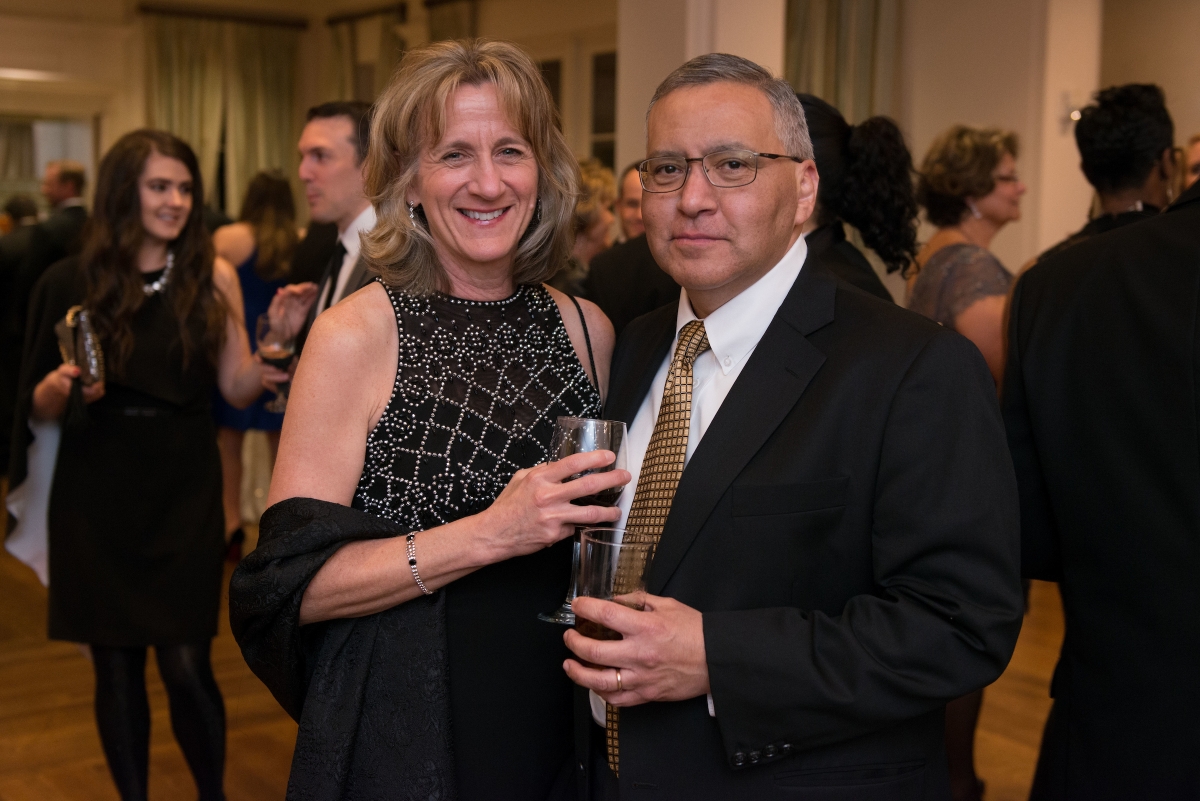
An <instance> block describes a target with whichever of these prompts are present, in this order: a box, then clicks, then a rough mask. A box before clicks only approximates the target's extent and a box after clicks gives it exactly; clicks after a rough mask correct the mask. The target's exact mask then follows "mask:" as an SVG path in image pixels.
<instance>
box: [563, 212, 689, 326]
mask: <svg viewBox="0 0 1200 801" xmlns="http://www.w3.org/2000/svg"><path fill="white" fill-rule="evenodd" d="M583 296H584V297H585V298H587V299H588V300H590V301H592V302H593V303H595V304H596V305H597V306H599V307H600V310H601V311H602V312H604V314H605V316H607V317H608V319H609V320H611V321H612V325H613V329H614V330H615V331H616V332H617V334H618V335H620V333H621V332H622V331H623V330H625V326H627V325H629V323H630V322H631V321H632V320H633V319H634V318H635V317H641V316H642V315H643V314H646V313H647V312H651V311H654V310H655V309H657V308H658V307H660V306H662V305H664V304H666V303H671V302H672V301H674V300H675V299H676V298H678V297H679V284H677V283H675V279H674V278H672V277H671V276H669V275H667V274H666V273H665V272H663V271H662V268H661V267H659V266H658V262H656V261H655V260H654V254H652V253H651V252H650V246H649V245H648V244H646V235H645V234H641V235H640V236H635V237H634V238H633V239H630V240H627V241H625V242H622V243H620V244H619V245H614V246H613V247H611V248H609V249H608V250H606V251H604V252H603V253H601V254H600V255H598V256H597V257H596V258H594V259H592V266H591V269H590V270H589V271H588V275H587V278H585V279H584V282H583Z"/></svg>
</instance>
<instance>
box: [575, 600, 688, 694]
mask: <svg viewBox="0 0 1200 801" xmlns="http://www.w3.org/2000/svg"><path fill="white" fill-rule="evenodd" d="M643 597H644V598H645V600H646V608H645V610H644V611H638V610H636V609H630V608H629V607H626V606H622V605H620V604H617V603H613V602H611V601H601V600H599V599H596V598H587V597H579V598H576V599H575V600H574V601H573V602H572V603H571V606H572V608H573V609H574V610H575V614H576V615H577V616H579V617H584V618H587V619H588V620H592V621H595V622H596V623H600V624H602V625H605V626H608V627H609V628H610V629H612V630H613V631H619V632H620V633H621V634H622V636H623V638H624V639H620V640H593V639H590V638H588V637H584V636H583V635H582V634H580V633H579V632H577V631H575V630H574V629H568V630H567V632H566V634H564V635H563V636H564V639H565V640H566V643H567V647H568V648H570V649H571V650H572V651H573V652H574V653H575V654H576V655H577V656H578V657H580V658H581V659H584V660H586V661H588V662H591V663H592V664H595V665H608V666H609V667H601V668H589V667H585V666H584V665H582V664H580V663H579V662H577V661H576V660H574V659H568V660H567V661H566V662H564V663H563V669H564V670H566V671H567V675H568V676H570V677H571V680H572V681H574V682H575V683H576V684H579V685H581V686H583V687H587V688H588V689H590V690H594V691H595V692H596V694H597V695H599V696H600V697H601V698H603V699H604V700H605V701H607V702H608V703H610V704H612V705H613V706H637V705H638V704H644V703H647V702H649V701H683V700H686V699H688V698H695V697H696V696H698V695H704V694H706V693H707V692H708V690H709V688H708V662H707V660H706V658H705V653H704V625H703V618H702V616H701V614H700V612H699V611H697V610H695V609H692V608H691V607H690V606H685V605H684V604H681V603H680V602H679V601H676V600H675V599H673V598H662V597H659V596H656V595H645V596H643ZM616 668H620V671H621V681H620V687H618V684H617V671H616Z"/></svg>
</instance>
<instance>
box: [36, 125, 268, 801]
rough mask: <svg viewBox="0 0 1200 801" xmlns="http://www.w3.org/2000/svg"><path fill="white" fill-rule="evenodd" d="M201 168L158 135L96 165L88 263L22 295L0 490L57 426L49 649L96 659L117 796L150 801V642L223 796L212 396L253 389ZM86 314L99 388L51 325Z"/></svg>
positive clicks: (80, 260) (238, 301)
mask: <svg viewBox="0 0 1200 801" xmlns="http://www.w3.org/2000/svg"><path fill="white" fill-rule="evenodd" d="M202 208H203V190H202V187H201V183H200V175H199V168H198V166H197V163H196V157H195V155H194V154H193V153H192V150H191V148H189V147H188V146H187V145H186V144H185V143H184V142H182V141H180V140H179V139H177V138H175V137H174V136H171V135H170V134H167V133H163V132H161V131H150V130H142V131H135V132H133V133H130V134H127V135H126V136H124V137H122V138H121V139H120V140H119V141H118V142H117V143H116V144H115V145H114V146H113V147H112V149H111V150H110V151H109V152H108V153H107V154H106V155H105V157H104V159H103V160H102V161H101V163H100V170H99V177H98V181H97V186H96V199H95V210H94V217H93V221H92V223H91V227H90V229H89V231H88V232H87V234H86V236H85V245H84V250H83V253H82V254H81V255H80V256H79V257H75V258H71V259H67V260H64V261H61V262H59V263H58V264H56V265H54V266H53V267H51V268H50V269H49V270H48V271H47V273H46V275H45V276H44V277H43V278H42V279H41V280H40V281H39V283H38V285H37V287H36V288H35V290H34V294H33V299H32V302H31V305H30V312H31V316H30V329H29V330H30V336H29V337H28V338H27V345H26V350H25V354H24V359H23V363H22V383H21V391H20V395H19V401H18V402H19V404H20V407H19V410H18V415H17V423H16V425H15V428H16V433H15V436H14V442H17V443H19V445H18V447H17V448H15V449H14V464H13V471H12V480H13V483H14V485H16V484H19V483H20V482H21V481H22V480H24V478H25V462H24V457H25V453H26V448H27V446H28V444H29V442H30V440H31V434H30V432H29V429H28V426H27V424H26V421H27V420H30V419H33V420H39V421H50V420H64V418H65V422H64V423H63V431H62V439H61V444H60V446H59V452H58V461H57V465H56V468H55V474H54V479H53V484H52V489H51V494H50V505H49V510H48V522H49V548H50V637H51V638H52V639H59V640H69V641H72V642H78V643H87V644H89V645H90V646H91V655H92V661H93V664H94V667H95V674H96V697H95V706H96V722H97V725H98V727H99V730H100V739H101V742H102V744H103V746H104V753H105V756H106V757H107V759H108V764H109V768H110V770H111V771H112V775H113V779H114V781H115V782H116V785H117V789H118V790H119V792H120V794H121V797H122V798H123V799H125V800H126V801H130V800H131V799H132V800H136V799H145V798H146V793H147V781H148V775H147V774H148V764H149V741H150V712H149V705H148V701H147V696H146V687H145V666H146V653H147V647H148V646H151V645H153V646H154V648H155V656H156V657H157V660H158V666H159V672H160V673H161V674H162V678H163V682H164V684H165V685H166V688H167V693H168V696H169V698H170V707H171V725H172V728H173V729H174V732H175V736H176V739H177V740H178V741H179V745H180V747H181V748H182V750H183V753H184V756H185V757H186V759H187V762H188V766H189V767H190V768H191V770H192V774H193V776H194V778H195V780H196V784H197V786H198V788H199V791H200V798H201V799H203V801H209V800H210V799H221V798H223V797H224V793H223V789H222V774H223V771H224V759H225V712H224V705H223V702H222V699H221V694H220V691H219V690H218V688H217V684H216V681H215V680H214V678H213V674H212V666H211V663H210V659H209V647H210V644H211V640H212V638H213V637H214V636H215V635H216V632H217V611H218V605H219V599H220V591H221V564H222V555H223V551H224V526H223V522H222V511H221V465H220V460H219V457H218V454H217V447H216V437H215V435H216V432H215V430H214V426H213V422H212V416H211V411H210V398H211V395H212V392H213V387H214V386H218V387H220V390H221V393H222V394H223V395H224V396H225V398H226V399H227V400H229V401H230V402H231V403H233V404H235V405H240V406H245V405H247V404H249V403H250V402H251V401H253V400H254V399H255V398H256V397H258V395H259V393H260V392H261V380H262V371H261V366H260V365H259V364H258V363H256V362H255V360H254V359H253V358H252V357H251V355H250V350H249V346H248V342H247V338H246V329H245V327H244V325H243V324H242V298H241V292H240V290H239V288H238V281H237V274H236V273H235V272H234V270H233V267H232V266H231V265H229V264H228V263H227V262H225V261H224V260H221V259H214V256H213V251H212V245H211V243H210V241H209V237H208V234H207V233H206V231H205V230H204V225H203V222H202V219H201V210H202ZM75 305H82V306H83V308H84V309H85V310H86V311H87V312H88V314H89V315H90V318H91V322H92V324H93V326H94V327H95V330H96V333H97V335H98V337H99V339H100V343H101V346H102V349H103V352H104V356H105V361H106V363H107V375H106V382H105V383H103V384H96V385H93V386H91V387H88V388H85V389H83V393H82V399H83V401H84V402H86V403H87V404H88V406H87V411H86V414H84V415H80V414H79V413H78V412H79V410H78V409H75V410H74V411H73V413H72V414H67V412H68V407H69V405H70V403H71V400H70V396H71V389H72V383H73V381H74V379H75V378H76V377H77V376H78V375H79V370H78V369H77V368H75V367H72V366H70V365H66V364H62V357H61V356H60V353H59V349H58V342H57V337H56V335H55V332H54V325H55V323H57V322H58V321H59V320H61V319H63V316H64V315H65V314H66V312H67V310H68V309H69V308H70V307H72V306H75Z"/></svg>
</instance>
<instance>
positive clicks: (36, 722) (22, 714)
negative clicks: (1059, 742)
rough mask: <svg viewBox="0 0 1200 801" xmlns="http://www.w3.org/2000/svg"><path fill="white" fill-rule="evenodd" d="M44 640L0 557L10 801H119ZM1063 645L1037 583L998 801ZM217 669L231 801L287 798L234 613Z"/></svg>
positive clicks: (993, 768) (988, 721)
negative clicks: (237, 641) (234, 626)
mask: <svg viewBox="0 0 1200 801" xmlns="http://www.w3.org/2000/svg"><path fill="white" fill-rule="evenodd" d="M45 632H46V593H45V590H43V589H42V586H41V584H39V583H38V581H37V579H36V577H34V575H33V573H32V571H30V570H29V569H27V568H26V567H25V566H24V565H22V564H20V563H19V562H17V561H16V560H14V559H13V558H12V557H11V556H9V555H8V553H7V552H5V551H3V550H0V801H93V800H95V801H117V794H116V791H115V790H114V789H113V786H112V782H111V780H110V778H109V776H108V769H107V768H106V766H105V764H104V755H103V753H102V752H101V750H100V741H99V738H98V737H97V735H96V729H95V724H94V723H93V719H92V673H91V666H90V665H89V664H88V662H87V660H86V658H85V657H84V655H83V654H82V652H81V651H80V650H79V649H78V648H76V647H75V646H73V645H69V644H64V643H52V642H49V641H47V640H46V634H45ZM1061 641H1062V611H1061V606H1060V604H1059V600H1058V592H1057V589H1056V588H1055V586H1054V585H1051V584H1040V583H1036V582H1035V583H1034V587H1033V594H1032V599H1031V611H1030V614H1029V616H1028V617H1027V618H1026V621H1025V627H1024V629H1023V631H1022V632H1021V640H1020V642H1019V643H1018V645H1017V651H1016V655H1015V656H1014V657H1013V660H1012V664H1011V665H1010V666H1009V668H1008V670H1007V671H1006V672H1005V674H1004V675H1003V676H1002V677H1001V678H1000V680H999V681H997V682H996V684H995V685H993V686H992V687H991V688H989V689H988V691H987V694H986V697H985V701H984V707H983V713H982V717H981V719H980V726H979V734H978V740H977V744H976V753H977V761H978V765H979V772H980V776H981V777H982V778H983V779H984V781H986V782H987V793H986V798H987V799H988V801H1024V799H1025V798H1026V796H1027V794H1028V790H1029V783H1030V780H1031V778H1032V776H1033V766H1034V761H1035V759H1036V756H1037V747H1038V741H1039V739H1040V737H1041V731H1042V724H1043V722H1044V721H1045V719H1046V714H1047V712H1048V711H1049V705H1050V702H1049V699H1048V698H1047V696H1046V691H1047V687H1048V686H1049V680H1050V672H1051V670H1052V668H1053V666H1054V660H1055V658H1056V657H1057V654H1058V647H1059V644H1060V642H1061ZM213 664H214V669H215V672H216V676H217V681H218V683H219V684H220V685H221V691H222V693H223V694H224V696H225V706H226V711H227V715H228V723H229V747H228V753H229V756H228V765H227V768H226V780H225V785H226V792H227V795H228V798H229V801H263V800H264V799H281V798H283V793H284V788H285V786H286V784H287V773H288V764H289V762H290V761H291V754H292V746H293V744H294V742H295V737H296V726H295V724H294V723H292V721H291V719H290V718H288V716H287V715H286V714H284V712H283V711H282V710H281V709H280V708H279V706H278V704H276V703H275V700H274V699H273V698H272V697H271V695H270V693H268V692H267V691H266V689H265V688H264V687H263V686H262V685H261V684H260V683H259V682H258V680H257V679H255V678H254V676H253V675H252V674H251V673H250V671H249V669H248V668H247V667H246V665H245V663H244V662H243V661H242V658H241V655H240V653H239V652H238V649H237V645H236V644H235V643H234V641H233V637H232V635H231V634H230V633H229V624H228V620H227V617H226V615H225V613H224V611H222V615H221V632H220V635H219V636H218V637H217V640H216V642H215V644H214V646H213ZM147 682H148V684H149V686H150V706H151V710H152V716H153V720H152V724H151V725H152V734H151V752H150V798H151V799H152V801H177V800H178V799H188V798H195V792H196V791H195V786H194V785H193V784H192V779H191V775H190V774H189V773H188V769H187V765H186V764H185V763H184V761H183V756H182V754H180V752H179V748H178V747H177V746H176V744H175V740H174V739H173V738H172V736H171V729H170V724H169V721H168V717H167V703H166V695H165V693H164V692H163V689H162V684H161V682H160V681H159V679H158V674H157V671H156V670H155V668H154V660H153V659H151V660H149V668H148V670H147Z"/></svg>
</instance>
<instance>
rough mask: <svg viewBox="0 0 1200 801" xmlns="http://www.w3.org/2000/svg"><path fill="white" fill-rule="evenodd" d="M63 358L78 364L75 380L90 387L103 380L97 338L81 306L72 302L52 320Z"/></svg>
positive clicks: (102, 368)
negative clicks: (76, 378) (77, 376)
mask: <svg viewBox="0 0 1200 801" xmlns="http://www.w3.org/2000/svg"><path fill="white" fill-rule="evenodd" d="M54 333H55V334H56V335H57V336H58V350H59V352H61V353H62V358H63V362H64V363H66V364H69V365H72V366H73V367H78V368H79V382H80V383H81V384H83V385H84V386H88V387H90V386H91V385H92V384H98V383H100V382H101V381H103V380H104V351H102V350H101V349H100V338H99V337H97V336H96V330H95V329H94V328H92V323H91V321H90V320H89V319H88V313H87V312H86V311H84V308H83V307H82V306H72V307H71V308H70V309H68V310H67V316H66V317H64V318H62V319H61V320H59V321H58V322H57V323H55V324H54Z"/></svg>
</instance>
